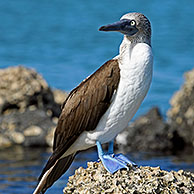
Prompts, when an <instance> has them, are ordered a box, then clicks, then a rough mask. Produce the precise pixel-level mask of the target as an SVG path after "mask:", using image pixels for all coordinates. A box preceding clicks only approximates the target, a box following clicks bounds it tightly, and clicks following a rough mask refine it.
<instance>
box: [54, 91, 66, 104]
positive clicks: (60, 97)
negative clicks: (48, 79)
mask: <svg viewBox="0 0 194 194" xmlns="http://www.w3.org/2000/svg"><path fill="white" fill-rule="evenodd" d="M52 92H53V95H54V100H55V102H56V103H58V104H60V105H62V104H63V102H64V101H65V99H66V98H67V96H68V94H67V93H66V92H65V91H62V90H58V89H53V90H52Z"/></svg>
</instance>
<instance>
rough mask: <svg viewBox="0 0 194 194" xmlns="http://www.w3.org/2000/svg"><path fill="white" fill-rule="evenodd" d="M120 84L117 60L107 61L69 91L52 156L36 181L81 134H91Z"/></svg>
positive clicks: (56, 132)
mask: <svg viewBox="0 0 194 194" xmlns="http://www.w3.org/2000/svg"><path fill="white" fill-rule="evenodd" d="M119 80H120V69H119V64H118V61H117V60H110V61H108V62H106V63H105V64H104V65H102V66H101V67H100V68H99V69H98V70H97V71H96V72H95V73H93V74H92V75H91V76H89V77H88V78H87V79H85V80H84V81H83V82H81V84H80V85H78V86H77V87H76V88H75V89H73V90H72V91H71V92H70V94H69V96H68V97H67V99H66V100H65V102H64V104H63V106H62V107H63V109H62V113H61V115H60V117H59V121H58V125H57V128H56V130H55V135H54V144H53V154H52V156H51V157H50V158H49V161H48V162H47V164H46V166H45V168H44V169H43V172H42V174H41V176H40V178H41V177H42V176H43V175H44V173H45V172H46V171H47V170H48V169H50V168H51V167H52V166H53V165H54V164H55V162H56V161H57V160H58V159H59V158H60V157H61V156H62V155H63V154H64V153H65V152H66V151H67V150H68V149H69V147H70V146H71V145H72V144H73V143H74V142H75V141H76V139H77V138H78V137H79V136H80V134H81V133H82V132H83V131H85V130H86V131H91V130H94V129H95V128H96V126H97V124H98V122H99V120H100V118H101V117H102V116H103V114H104V113H105V112H106V110H107V109H108V107H109V105H110V103H111V98H112V95H113V93H114V91H115V90H116V89H117V86H118V83H119Z"/></svg>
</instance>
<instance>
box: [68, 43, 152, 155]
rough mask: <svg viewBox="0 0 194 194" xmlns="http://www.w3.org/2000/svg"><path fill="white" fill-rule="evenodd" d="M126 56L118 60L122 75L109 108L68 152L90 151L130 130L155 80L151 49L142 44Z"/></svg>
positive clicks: (125, 54)
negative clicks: (97, 144) (88, 149)
mask: <svg viewBox="0 0 194 194" xmlns="http://www.w3.org/2000/svg"><path fill="white" fill-rule="evenodd" d="M123 55H124V57H123V56H121V55H119V56H118V57H117V59H118V60H119V67H120V74H121V76H120V82H119V85H118V89H117V91H115V94H114V95H113V98H112V103H111V105H110V107H109V108H108V110H107V111H106V113H105V114H104V115H103V117H102V118H101V120H100V121H99V123H98V125H97V127H96V129H95V130H93V131H87V132H84V133H82V135H81V136H80V137H79V138H78V139H77V140H76V142H75V143H74V145H72V147H71V148H70V150H69V151H71V150H83V149H87V148H89V147H92V146H94V145H95V143H96V141H97V140H98V141H100V142H101V143H106V142H109V141H110V140H112V139H113V138H115V136H116V135H117V134H118V133H120V132H121V131H122V130H123V129H125V128H126V127H127V125H128V122H129V121H130V120H131V118H132V117H133V116H134V114H135V113H136V111H137V109H138V108H139V106H140V104H141V102H142V101H143V99H144V97H145V95H146V94H147V91H148V89H149V86H150V83H151V79H152V64H153V56H152V51H151V47H150V46H149V45H147V44H145V43H139V44H137V45H136V46H135V47H134V48H133V50H132V52H131V53H130V52H128V53H123ZM120 57H121V58H120Z"/></svg>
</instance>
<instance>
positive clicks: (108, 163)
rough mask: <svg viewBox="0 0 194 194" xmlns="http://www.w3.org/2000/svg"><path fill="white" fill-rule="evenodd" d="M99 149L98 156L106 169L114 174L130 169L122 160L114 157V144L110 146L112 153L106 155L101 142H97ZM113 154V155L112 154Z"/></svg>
mask: <svg viewBox="0 0 194 194" xmlns="http://www.w3.org/2000/svg"><path fill="white" fill-rule="evenodd" d="M96 145H97V149H98V156H99V158H100V160H101V161H102V164H103V165H104V167H105V169H106V170H107V171H108V172H110V173H111V174H113V173H114V172H116V171H118V170H119V169H122V168H126V169H127V170H128V169H129V168H128V167H127V165H126V163H125V162H122V161H121V160H120V159H119V160H118V159H117V158H114V157H113V155H114V154H113V142H112V143H111V144H110V145H111V147H110V149H109V152H110V153H107V154H105V153H104V151H103V150H102V146H101V144H100V142H99V141H97V142H96ZM111 152H112V153H111Z"/></svg>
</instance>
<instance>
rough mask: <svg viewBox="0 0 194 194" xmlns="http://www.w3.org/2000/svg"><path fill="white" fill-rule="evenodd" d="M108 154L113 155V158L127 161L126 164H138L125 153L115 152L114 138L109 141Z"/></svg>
mask: <svg viewBox="0 0 194 194" xmlns="http://www.w3.org/2000/svg"><path fill="white" fill-rule="evenodd" d="M108 154H110V155H112V157H113V158H115V159H117V160H119V161H121V162H123V163H125V164H126V165H129V166H137V165H136V164H135V163H134V162H132V161H131V160H129V159H128V158H127V157H126V156H124V155H123V154H121V153H120V154H114V140H112V141H110V142H109V146H108Z"/></svg>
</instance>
